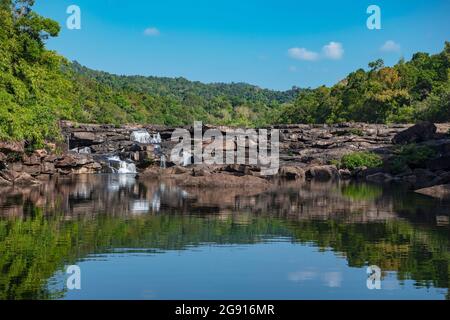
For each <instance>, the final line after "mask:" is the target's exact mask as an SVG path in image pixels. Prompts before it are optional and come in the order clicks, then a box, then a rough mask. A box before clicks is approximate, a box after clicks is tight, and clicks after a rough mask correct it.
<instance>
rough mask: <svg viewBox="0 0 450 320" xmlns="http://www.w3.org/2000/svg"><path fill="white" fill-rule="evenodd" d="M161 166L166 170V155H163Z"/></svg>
mask: <svg viewBox="0 0 450 320" xmlns="http://www.w3.org/2000/svg"><path fill="white" fill-rule="evenodd" d="M160 162H161V163H160V166H161V168H163V169H165V168H166V167H167V165H166V156H165V155H161V160H160Z"/></svg>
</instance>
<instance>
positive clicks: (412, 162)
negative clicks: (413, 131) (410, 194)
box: [391, 144, 436, 173]
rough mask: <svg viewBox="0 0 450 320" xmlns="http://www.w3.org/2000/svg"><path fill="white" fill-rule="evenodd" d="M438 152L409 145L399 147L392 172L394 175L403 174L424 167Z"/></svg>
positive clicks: (392, 164)
mask: <svg viewBox="0 0 450 320" xmlns="http://www.w3.org/2000/svg"><path fill="white" fill-rule="evenodd" d="M435 156H436V151H434V150H433V149H432V148H430V147H428V146H419V145H416V144H408V145H405V146H401V147H399V148H398V149H397V150H395V152H394V158H393V159H392V160H391V162H392V163H391V170H392V171H393V172H394V173H399V172H403V171H405V170H407V169H408V167H409V168H418V167H424V166H425V163H426V161H428V160H430V159H432V158H434V157H435Z"/></svg>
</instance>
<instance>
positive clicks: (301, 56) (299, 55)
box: [288, 48, 319, 61]
mask: <svg viewBox="0 0 450 320" xmlns="http://www.w3.org/2000/svg"><path fill="white" fill-rule="evenodd" d="M288 55H289V56H290V57H291V58H293V59H297V60H307V61H315V60H317V59H319V54H318V53H317V52H314V51H309V50H307V49H305V48H290V49H289V50H288Z"/></svg>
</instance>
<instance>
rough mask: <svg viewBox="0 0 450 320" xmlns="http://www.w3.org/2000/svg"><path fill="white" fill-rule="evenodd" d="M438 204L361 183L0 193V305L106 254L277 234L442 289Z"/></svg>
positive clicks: (445, 282)
mask: <svg viewBox="0 0 450 320" xmlns="http://www.w3.org/2000/svg"><path fill="white" fill-rule="evenodd" d="M131 178H132V177H131ZM220 200H223V201H222V202H220ZM446 205H447V204H444V203H440V202H436V201H434V200H430V199H428V198H425V197H422V196H415V195H410V194H405V193H404V192H403V191H401V190H386V189H384V190H383V189H380V188H379V187H370V186H369V187H368V186H367V185H362V187H359V186H358V185H349V184H341V185H331V184H318V185H314V184H307V185H303V186H301V187H299V186H295V185H290V186H283V187H281V186H280V187H279V188H278V189H277V190H269V191H268V192H266V193H264V194H256V195H252V194H247V195H241V194H240V193H238V192H237V191H232V190H230V191H227V192H223V191H219V192H218V191H214V190H182V189H180V188H178V187H176V186H175V185H170V184H163V185H161V184H157V183H136V181H135V180H134V179H130V177H128V178H126V179H124V178H120V177H117V176H116V177H114V176H102V177H96V178H93V177H92V176H86V177H79V178H78V179H77V180H76V181H74V180H63V181H59V183H57V184H49V185H43V186H41V187H39V188H37V189H30V190H26V189H23V190H21V192H20V193H19V192H17V191H16V193H9V195H8V194H7V193H5V192H3V193H0V212H3V215H5V214H6V215H9V216H10V218H1V219H0V253H1V256H0V270H2V272H1V274H0V299H5V298H15V299H17V298H51V297H56V296H60V295H63V294H64V292H56V293H55V292H50V290H48V289H47V286H46V282H47V279H49V278H50V277H51V276H52V275H53V274H54V273H55V272H56V271H57V270H60V269H61V268H62V267H63V266H64V265H65V264H71V263H74V262H75V261H77V260H79V259H82V258H84V257H86V256H87V255H89V254H95V253H103V252H105V251H108V250H110V249H113V248H115V249H120V248H148V249H157V250H162V251H165V250H182V249H184V248H186V247H187V246H192V245H194V246H195V245H201V244H204V243H216V244H252V243H257V242H260V241H263V240H264V239H265V237H280V236H282V237H290V238H292V240H293V241H295V242H298V243H302V244H305V245H314V246H317V247H319V248H321V249H323V250H327V249H330V248H331V249H332V250H333V251H335V252H336V253H338V254H339V255H343V256H345V257H346V259H347V261H348V264H349V265H350V266H353V267H361V266H364V265H367V264H376V265H378V266H380V267H381V268H382V269H383V270H384V271H388V270H390V271H397V272H398V278H399V279H414V280H415V281H416V282H417V285H419V286H429V285H433V286H436V287H441V288H449V277H450V276H449V272H450V271H449V270H450V267H449V263H450V256H449V228H448V225H444V226H440V227H437V226H436V219H435V215H434V214H433V213H434V212H439V210H441V211H442V210H445V208H448V207H446ZM11 208H14V209H13V210H12V209H11ZM8 210H9V211H8ZM146 213H154V214H146ZM192 213H194V214H196V215H192ZM399 217H400V218H399Z"/></svg>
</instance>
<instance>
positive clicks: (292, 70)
mask: <svg viewBox="0 0 450 320" xmlns="http://www.w3.org/2000/svg"><path fill="white" fill-rule="evenodd" d="M289 71H290V72H297V67H296V66H289Z"/></svg>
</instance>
